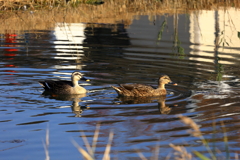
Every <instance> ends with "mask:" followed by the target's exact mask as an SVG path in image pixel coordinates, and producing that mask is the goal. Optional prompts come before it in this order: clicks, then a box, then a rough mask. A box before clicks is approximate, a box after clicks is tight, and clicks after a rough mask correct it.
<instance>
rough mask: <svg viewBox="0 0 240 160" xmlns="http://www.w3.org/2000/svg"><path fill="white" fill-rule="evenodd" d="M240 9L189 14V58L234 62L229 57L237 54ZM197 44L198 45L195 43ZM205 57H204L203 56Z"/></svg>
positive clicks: (226, 62)
mask: <svg viewBox="0 0 240 160" xmlns="http://www.w3.org/2000/svg"><path fill="white" fill-rule="evenodd" d="M239 14H240V11H239V10H236V9H235V8H229V9H228V10H225V11H224V10H218V11H210V10H208V11H200V12H193V13H191V15H190V42H191V43H193V45H191V46H190V48H191V49H192V51H191V52H190V54H192V55H199V56H201V57H190V59H191V60H197V61H200V62H202V61H204V62H210V63H220V64H234V63H235V62H234V61H231V60H229V59H226V60H219V58H221V59H223V58H230V59H236V56H237V55H239V49H240V48H239V38H238V31H240V18H239V16H238V15H239ZM196 44H199V45H196ZM203 57H206V58H203Z"/></svg>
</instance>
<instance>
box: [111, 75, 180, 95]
mask: <svg viewBox="0 0 240 160" xmlns="http://www.w3.org/2000/svg"><path fill="white" fill-rule="evenodd" d="M169 83H172V81H171V79H170V78H169V77H168V76H167V75H162V76H160V78H159V80H158V87H157V88H156V89H155V88H153V87H152V86H147V85H143V84H120V87H115V86H111V87H113V88H114V89H115V91H116V92H117V93H118V95H119V96H120V97H121V96H131V97H152V96H162V95H166V94H167V91H166V89H165V84H169ZM172 84H173V83H172ZM174 85H177V84H176V83H174Z"/></svg>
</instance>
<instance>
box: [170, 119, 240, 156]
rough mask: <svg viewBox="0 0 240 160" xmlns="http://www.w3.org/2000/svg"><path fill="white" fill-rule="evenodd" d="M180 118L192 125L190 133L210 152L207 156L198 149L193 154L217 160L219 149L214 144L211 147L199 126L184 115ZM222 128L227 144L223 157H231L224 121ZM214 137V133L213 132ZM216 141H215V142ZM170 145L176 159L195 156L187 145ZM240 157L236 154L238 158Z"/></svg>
mask: <svg viewBox="0 0 240 160" xmlns="http://www.w3.org/2000/svg"><path fill="white" fill-rule="evenodd" d="M179 118H180V120H181V121H182V122H183V123H184V124H185V125H187V126H189V127H190V130H188V133H190V134H191V135H192V136H194V137H198V138H199V139H200V140H201V142H202V144H203V145H204V146H205V148H206V150H207V152H208V154H209V155H210V157H207V156H205V155H203V154H202V153H200V152H198V151H193V154H195V156H197V157H198V158H199V159H201V160H217V159H219V158H218V157H217V155H216V153H217V151H218V149H217V148H216V147H215V145H214V144H213V147H212V148H210V146H209V142H208V141H207V140H206V139H205V138H204V136H203V134H202V132H201V131H200V128H199V126H198V125H197V124H196V123H195V122H194V121H193V120H192V119H191V118H188V117H185V116H182V115H179ZM221 126H222V130H223V135H224V136H223V142H224V144H225V152H226V156H225V157H224V158H222V159H226V160H228V159H230V154H229V145H228V137H227V133H226V128H225V125H224V123H223V122H221ZM213 128H215V123H213ZM213 139H214V134H213ZM213 143H214V142H213ZM170 146H171V147H172V148H173V149H174V150H175V159H176V160H191V159H192V158H193V156H192V154H191V153H188V152H187V150H186V149H185V147H183V146H176V145H174V144H170ZM237 159H238V157H237V156H236V160H237Z"/></svg>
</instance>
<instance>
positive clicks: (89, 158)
mask: <svg viewBox="0 0 240 160" xmlns="http://www.w3.org/2000/svg"><path fill="white" fill-rule="evenodd" d="M99 131H100V124H97V126H96V130H95V133H94V136H93V142H92V145H90V144H89V142H88V140H87V137H86V136H85V134H84V133H83V132H81V134H82V139H83V141H84V144H85V145H86V148H87V149H86V150H84V149H83V148H82V147H80V146H79V145H78V144H77V143H76V142H75V141H73V144H74V146H75V147H76V148H77V149H78V151H79V153H81V154H82V156H83V157H84V159H86V160H94V159H95V157H94V154H95V150H96V145H97V140H98V135H99ZM113 135H114V134H113V132H110V134H109V138H108V144H107V146H106V149H105V152H104V154H103V158H102V160H110V151H111V144H112V140H113Z"/></svg>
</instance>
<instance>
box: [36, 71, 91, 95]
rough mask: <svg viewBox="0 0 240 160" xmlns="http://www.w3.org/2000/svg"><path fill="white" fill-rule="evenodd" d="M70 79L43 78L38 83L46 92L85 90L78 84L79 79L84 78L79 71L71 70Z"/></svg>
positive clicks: (58, 92) (82, 91) (80, 91)
mask: <svg viewBox="0 0 240 160" xmlns="http://www.w3.org/2000/svg"><path fill="white" fill-rule="evenodd" d="M71 79H72V81H52V80H45V81H39V84H40V85H41V86H42V87H43V88H44V89H45V91H46V92H50V93H54V94H84V93H86V92H87V90H86V89H85V88H83V87H81V86H79V84H78V81H79V80H86V81H88V80H87V79H86V78H84V77H83V75H82V74H81V73H80V72H73V73H72V77H71Z"/></svg>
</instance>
